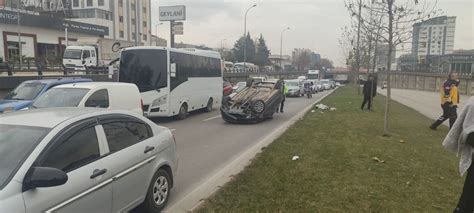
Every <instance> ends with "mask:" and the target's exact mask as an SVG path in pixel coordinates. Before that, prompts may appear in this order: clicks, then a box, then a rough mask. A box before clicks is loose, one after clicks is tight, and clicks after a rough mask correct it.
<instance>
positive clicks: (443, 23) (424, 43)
mask: <svg viewBox="0 0 474 213" xmlns="http://www.w3.org/2000/svg"><path fill="white" fill-rule="evenodd" d="M455 29H456V17H455V16H439V17H435V18H431V19H429V20H426V21H423V22H419V23H416V24H414V25H413V41H412V54H413V55H414V57H415V58H417V59H418V60H420V61H423V60H424V59H425V58H426V57H427V56H429V55H445V54H450V53H452V52H453V48H454V33H455Z"/></svg>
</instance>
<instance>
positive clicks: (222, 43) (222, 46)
mask: <svg viewBox="0 0 474 213" xmlns="http://www.w3.org/2000/svg"><path fill="white" fill-rule="evenodd" d="M224 41H227V39H226V38H224V39H222V40H221V49H224Z"/></svg>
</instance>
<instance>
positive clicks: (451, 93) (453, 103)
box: [430, 72, 459, 130]
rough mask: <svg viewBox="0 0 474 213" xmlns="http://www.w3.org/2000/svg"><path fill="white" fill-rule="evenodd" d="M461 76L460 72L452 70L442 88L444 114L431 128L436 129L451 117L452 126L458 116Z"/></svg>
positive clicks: (450, 123) (450, 125)
mask: <svg viewBox="0 0 474 213" xmlns="http://www.w3.org/2000/svg"><path fill="white" fill-rule="evenodd" d="M458 86H459V78H458V74H457V73H455V72H452V73H450V74H449V76H448V80H446V81H445V82H444V83H443V85H442V86H441V88H440V95H441V108H442V109H443V115H441V116H440V117H439V118H438V120H436V121H435V122H434V123H433V124H431V126H430V128H431V129H432V130H436V128H437V127H438V126H439V125H441V124H442V123H443V122H444V121H445V120H448V119H449V128H451V127H452V126H453V124H454V122H455V121H456V118H457V117H458V115H457V111H456V109H457V108H458V104H459V92H458Z"/></svg>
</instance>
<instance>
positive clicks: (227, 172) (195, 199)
mask: <svg viewBox="0 0 474 213" xmlns="http://www.w3.org/2000/svg"><path fill="white" fill-rule="evenodd" d="M336 90H337V88H336V89H334V90H331V91H330V92H328V93H327V94H325V95H324V96H322V97H321V98H319V99H317V100H316V101H315V102H314V103H312V104H310V105H309V106H307V107H306V108H304V109H303V110H302V111H301V112H299V113H298V114H296V115H294V116H293V117H291V118H290V119H289V120H287V121H286V122H285V123H283V124H282V125H281V126H280V127H278V128H277V129H275V130H273V131H272V132H271V133H270V134H268V135H267V136H265V138H263V139H262V140H260V141H259V142H257V143H256V144H255V145H253V146H252V147H250V148H249V149H247V150H245V151H243V152H242V153H240V154H239V155H237V157H235V158H234V159H232V160H231V161H230V163H229V164H227V165H225V166H224V167H222V168H219V169H216V172H215V173H214V174H213V175H212V176H210V177H208V178H206V179H205V181H203V182H202V183H200V184H199V185H198V187H196V188H194V189H193V190H191V191H189V192H188V193H185V194H186V196H185V197H184V198H182V199H180V200H179V201H177V202H175V203H174V204H173V205H172V206H168V207H167V208H166V209H165V211H164V212H193V211H195V210H197V209H198V208H199V206H201V204H202V203H203V202H204V200H205V199H206V198H208V197H209V196H210V195H212V194H213V193H215V192H216V191H217V190H218V189H219V188H220V186H222V185H224V184H226V183H227V182H229V181H230V180H232V176H233V175H235V174H238V173H239V172H241V171H242V170H243V169H244V168H245V167H246V166H248V165H249V164H250V163H251V160H252V159H253V158H254V157H255V156H256V155H257V154H258V153H260V152H261V150H262V148H263V147H266V146H268V145H269V144H271V143H272V142H273V141H274V140H275V139H277V138H278V137H280V135H282V134H283V133H284V132H285V131H286V130H287V129H288V128H289V127H291V126H292V125H293V124H294V123H296V121H298V120H299V119H301V118H302V117H303V116H304V115H305V114H306V113H307V112H308V111H309V110H310V109H312V107H313V106H314V104H316V103H318V102H320V101H321V100H323V99H324V98H326V97H327V96H329V95H331V94H332V93H333V92H334V91H336Z"/></svg>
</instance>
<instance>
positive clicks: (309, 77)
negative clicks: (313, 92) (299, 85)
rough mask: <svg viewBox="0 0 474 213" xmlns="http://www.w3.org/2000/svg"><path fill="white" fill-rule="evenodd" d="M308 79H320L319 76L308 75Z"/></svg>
mask: <svg viewBox="0 0 474 213" xmlns="http://www.w3.org/2000/svg"><path fill="white" fill-rule="evenodd" d="M308 79H319V74H308Z"/></svg>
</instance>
